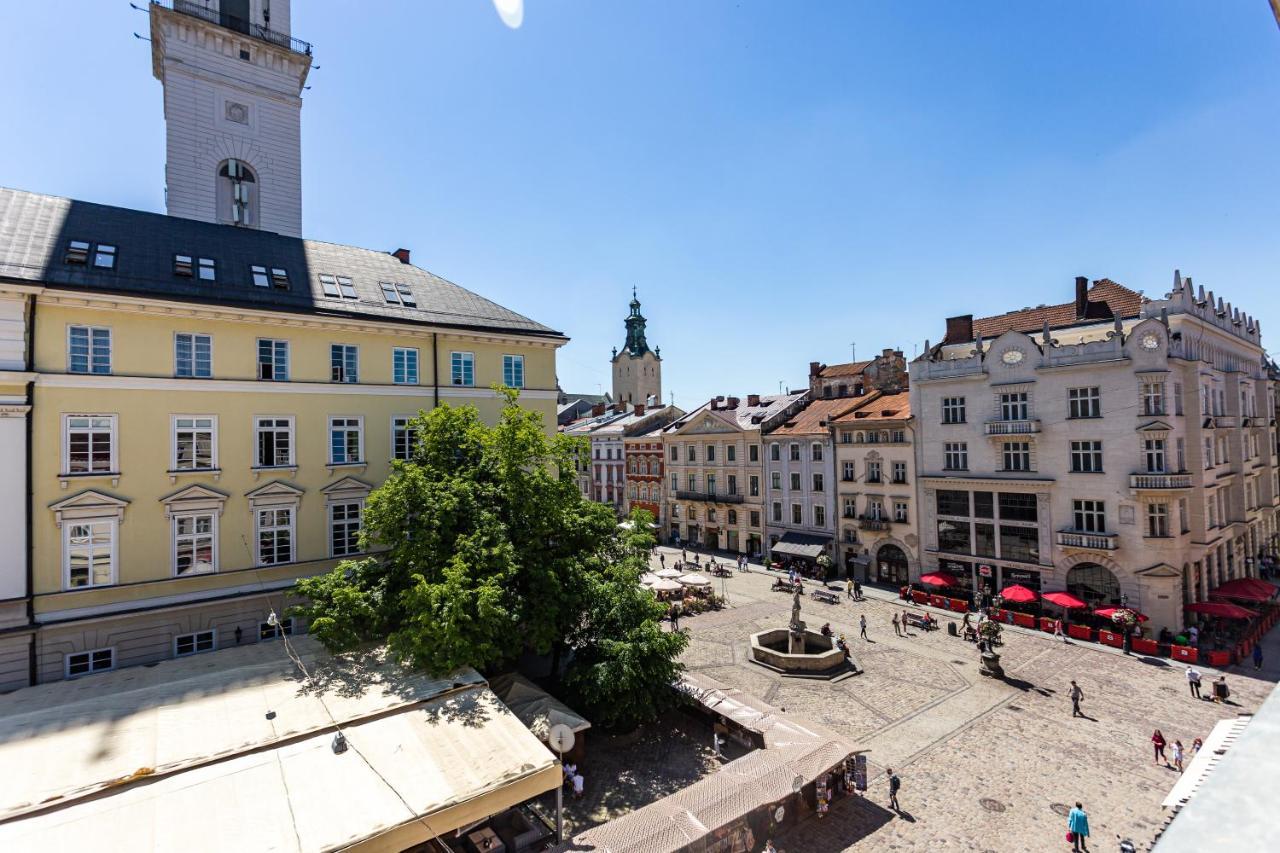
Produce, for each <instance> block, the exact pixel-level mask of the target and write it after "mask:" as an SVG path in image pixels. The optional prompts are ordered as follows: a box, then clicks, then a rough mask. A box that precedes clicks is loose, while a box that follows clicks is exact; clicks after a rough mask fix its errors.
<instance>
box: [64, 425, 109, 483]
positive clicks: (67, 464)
mask: <svg viewBox="0 0 1280 853" xmlns="http://www.w3.org/2000/svg"><path fill="white" fill-rule="evenodd" d="M73 418H89V419H91V421H92V419H97V418H105V419H107V420H110V421H111V425H110V427H108V428H106V429H105V430H104V428H102V427H93V426H89V427H87V428H86V429H87V431H88V432H89V433H90V434H93V435H102V434H104V433H105V434H108V435H110V436H111V464H110V467H109V470H106V471H76V472H72V470H71V420H72V419H73ZM118 425H119V418H118V417H117V416H116V415H103V414H88V413H84V412H71V413H68V414H64V415H63V416H62V476H64V477H92V476H106V475H109V474H118V473H119V472H120V459H119V456H118V454H119V448H120V445H119V435H118ZM77 431H79V430H77ZM92 455H93V454H92V453H90V457H91V458H92Z"/></svg>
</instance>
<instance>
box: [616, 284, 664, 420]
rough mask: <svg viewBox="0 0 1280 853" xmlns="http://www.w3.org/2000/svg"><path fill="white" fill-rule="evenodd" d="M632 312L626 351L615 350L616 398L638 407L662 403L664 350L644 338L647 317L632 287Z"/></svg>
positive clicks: (628, 326)
mask: <svg viewBox="0 0 1280 853" xmlns="http://www.w3.org/2000/svg"><path fill="white" fill-rule="evenodd" d="M630 307H631V313H630V314H628V315H627V319H626V320H625V321H624V322H625V324H626V327H627V342H626V343H625V344H624V345H623V347H622V351H621V352H619V351H618V350H616V349H615V350H614V351H613V399H614V400H615V401H616V402H619V403H626V404H627V405H628V406H634V405H635V404H636V403H643V404H645V405H650V404H651V405H661V404H662V357H661V350H660V349H653V350H651V349H649V342H648V341H646V340H645V337H644V327H645V319H644V315H642V314H641V313H640V300H639V299H637V298H636V291H635V288H634V287H633V288H631V306H630Z"/></svg>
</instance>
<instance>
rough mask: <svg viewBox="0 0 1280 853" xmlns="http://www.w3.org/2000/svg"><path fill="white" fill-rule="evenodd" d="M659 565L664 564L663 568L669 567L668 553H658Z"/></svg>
mask: <svg viewBox="0 0 1280 853" xmlns="http://www.w3.org/2000/svg"><path fill="white" fill-rule="evenodd" d="M658 565H660V566H662V568H664V569H665V568H666V567H667V555H666V554H659V555H658Z"/></svg>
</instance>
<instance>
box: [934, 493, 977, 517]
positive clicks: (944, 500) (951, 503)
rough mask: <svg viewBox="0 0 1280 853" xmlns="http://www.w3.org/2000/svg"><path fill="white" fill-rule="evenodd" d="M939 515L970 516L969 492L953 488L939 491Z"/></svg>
mask: <svg viewBox="0 0 1280 853" xmlns="http://www.w3.org/2000/svg"><path fill="white" fill-rule="evenodd" d="M938 515H958V516H960V517H961V518H968V517H969V493H968V492H957V491H951V490H942V491H939V492H938Z"/></svg>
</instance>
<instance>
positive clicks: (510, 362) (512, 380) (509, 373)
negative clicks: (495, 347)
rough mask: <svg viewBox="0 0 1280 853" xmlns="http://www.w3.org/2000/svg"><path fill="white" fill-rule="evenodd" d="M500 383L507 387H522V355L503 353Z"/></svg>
mask: <svg viewBox="0 0 1280 853" xmlns="http://www.w3.org/2000/svg"><path fill="white" fill-rule="evenodd" d="M502 384H503V385H506V386H507V387H508V388H523V387H524V356H522V355H504V356H503V357H502Z"/></svg>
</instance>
